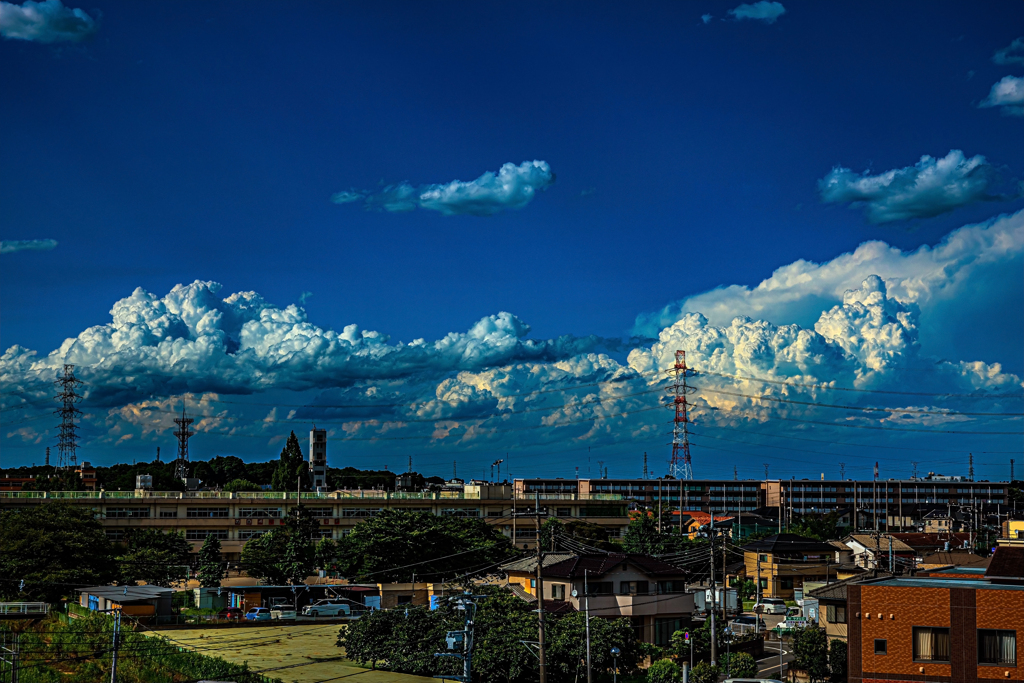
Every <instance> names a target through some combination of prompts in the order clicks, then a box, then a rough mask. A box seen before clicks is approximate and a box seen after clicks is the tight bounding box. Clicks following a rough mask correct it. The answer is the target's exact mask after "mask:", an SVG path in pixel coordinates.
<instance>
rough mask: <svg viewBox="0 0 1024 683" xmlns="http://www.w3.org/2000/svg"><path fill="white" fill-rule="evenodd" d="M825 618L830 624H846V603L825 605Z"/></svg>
mask: <svg viewBox="0 0 1024 683" xmlns="http://www.w3.org/2000/svg"><path fill="white" fill-rule="evenodd" d="M825 619H826V621H828V622H829V623H830V624H845V623H846V605H827V606H826V607H825Z"/></svg>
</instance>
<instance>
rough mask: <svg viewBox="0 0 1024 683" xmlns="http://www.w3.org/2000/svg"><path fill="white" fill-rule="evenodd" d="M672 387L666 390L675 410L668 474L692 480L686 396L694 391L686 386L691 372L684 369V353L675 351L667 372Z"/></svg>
mask: <svg viewBox="0 0 1024 683" xmlns="http://www.w3.org/2000/svg"><path fill="white" fill-rule="evenodd" d="M667 372H668V376H669V377H670V378H671V379H672V385H671V386H670V387H669V388H668V392H669V395H670V396H671V397H672V403H671V404H670V407H672V408H673V409H674V410H675V418H674V419H673V420H672V459H671V460H670V461H669V466H668V474H669V476H670V477H672V478H674V479H693V466H692V464H691V462H690V414H689V403H688V402H687V400H686V395H687V394H689V393H690V392H692V391H693V390H694V388H693V387H691V386H688V385H687V384H686V378H687V377H693V375H694V372H693V370H691V369H689V368H688V367H686V351H676V362H675V365H673V366H672V368H671V369H669V370H668V371H667Z"/></svg>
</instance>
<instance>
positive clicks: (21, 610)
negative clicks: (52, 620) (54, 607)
mask: <svg viewBox="0 0 1024 683" xmlns="http://www.w3.org/2000/svg"><path fill="white" fill-rule="evenodd" d="M49 613H50V603H48V602H0V615H4V616H11V615H15V614H18V615H21V614H24V615H25V616H45V615H47V614H49Z"/></svg>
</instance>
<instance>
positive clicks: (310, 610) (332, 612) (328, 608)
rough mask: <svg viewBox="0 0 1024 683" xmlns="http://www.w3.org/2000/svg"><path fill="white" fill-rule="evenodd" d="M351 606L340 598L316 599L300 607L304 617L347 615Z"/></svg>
mask: <svg viewBox="0 0 1024 683" xmlns="http://www.w3.org/2000/svg"><path fill="white" fill-rule="evenodd" d="M351 615H352V608H351V607H349V606H348V605H346V604H345V603H344V602H342V601H341V600H330V599H328V600H317V601H316V602H314V603H312V604H310V605H306V606H305V607H303V608H302V616H304V617H348V616H351Z"/></svg>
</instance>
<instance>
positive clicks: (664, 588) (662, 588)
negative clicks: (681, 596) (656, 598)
mask: <svg viewBox="0 0 1024 683" xmlns="http://www.w3.org/2000/svg"><path fill="white" fill-rule="evenodd" d="M685 592H686V584H685V583H684V582H682V581H659V582H658V593H659V594H661V595H665V594H667V593H685Z"/></svg>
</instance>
